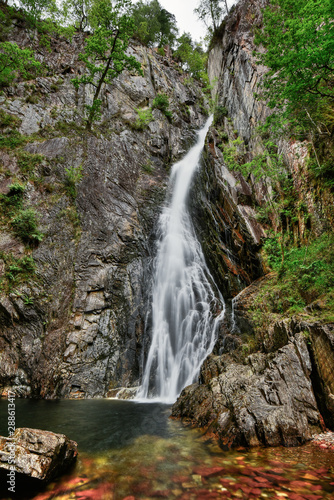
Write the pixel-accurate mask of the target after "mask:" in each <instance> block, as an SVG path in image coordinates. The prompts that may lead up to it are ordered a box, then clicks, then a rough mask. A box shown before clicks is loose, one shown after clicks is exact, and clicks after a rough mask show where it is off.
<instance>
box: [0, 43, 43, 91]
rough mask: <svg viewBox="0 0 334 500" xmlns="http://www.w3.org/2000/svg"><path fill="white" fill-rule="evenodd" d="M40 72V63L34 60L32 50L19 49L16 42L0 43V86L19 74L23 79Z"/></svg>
mask: <svg viewBox="0 0 334 500" xmlns="http://www.w3.org/2000/svg"><path fill="white" fill-rule="evenodd" d="M41 72H42V65H41V63H40V62H39V61H36V59H35V56H34V52H33V51H32V50H30V49H21V48H20V47H19V46H18V45H17V44H16V43H13V42H1V43H0V86H1V87H4V86H7V85H10V83H11V82H12V81H13V80H14V78H17V77H18V76H20V77H21V78H22V79H24V80H28V79H30V78H33V77H35V76H36V75H38V74H40V73H41Z"/></svg>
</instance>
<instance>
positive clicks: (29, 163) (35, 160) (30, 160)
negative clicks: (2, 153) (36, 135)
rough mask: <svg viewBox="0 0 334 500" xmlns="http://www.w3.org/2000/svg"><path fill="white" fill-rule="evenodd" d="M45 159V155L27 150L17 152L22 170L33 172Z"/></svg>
mask: <svg viewBox="0 0 334 500" xmlns="http://www.w3.org/2000/svg"><path fill="white" fill-rule="evenodd" d="M43 159H44V156H43V155H36V154H32V153H28V152H26V151H19V152H17V165H18V167H19V169H20V170H21V172H24V173H28V172H32V171H33V170H34V168H35V167H37V165H40V164H41V163H42V161H43Z"/></svg>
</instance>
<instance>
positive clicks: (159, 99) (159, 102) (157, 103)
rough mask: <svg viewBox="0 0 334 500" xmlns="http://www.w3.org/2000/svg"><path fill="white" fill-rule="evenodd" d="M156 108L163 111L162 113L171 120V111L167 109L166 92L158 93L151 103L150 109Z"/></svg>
mask: <svg viewBox="0 0 334 500" xmlns="http://www.w3.org/2000/svg"><path fill="white" fill-rule="evenodd" d="M154 108H157V109H160V111H162V112H163V114H164V115H165V116H166V117H167V118H168V119H169V120H171V118H172V116H173V113H172V112H171V111H170V109H169V99H168V96H167V95H166V94H158V95H157V96H156V97H155V98H154V100H153V103H152V109H154Z"/></svg>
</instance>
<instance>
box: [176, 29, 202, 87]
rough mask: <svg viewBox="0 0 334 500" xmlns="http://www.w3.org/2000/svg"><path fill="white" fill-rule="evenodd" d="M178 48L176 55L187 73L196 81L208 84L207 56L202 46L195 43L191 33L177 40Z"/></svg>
mask: <svg viewBox="0 0 334 500" xmlns="http://www.w3.org/2000/svg"><path fill="white" fill-rule="evenodd" d="M177 43H178V47H177V49H176V51H175V52H174V55H175V56H176V57H178V58H179V59H180V61H181V63H182V65H183V67H184V69H185V70H186V71H188V72H189V73H190V75H191V76H192V77H194V78H196V79H199V80H203V81H205V82H206V83H208V77H207V74H206V70H205V64H206V59H207V56H206V54H205V53H204V51H203V49H202V46H201V44H199V43H197V42H195V43H194V42H193V41H192V38H191V34H190V33H183V35H182V36H180V38H178V39H177Z"/></svg>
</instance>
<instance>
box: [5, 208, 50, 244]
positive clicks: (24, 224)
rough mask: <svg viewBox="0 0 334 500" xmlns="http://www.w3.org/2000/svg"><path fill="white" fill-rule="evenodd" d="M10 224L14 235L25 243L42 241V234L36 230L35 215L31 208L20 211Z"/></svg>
mask: <svg viewBox="0 0 334 500" xmlns="http://www.w3.org/2000/svg"><path fill="white" fill-rule="evenodd" d="M11 222H12V227H13V230H14V233H15V235H16V236H17V237H19V238H21V240H22V241H24V242H25V243H35V244H36V243H38V242H40V241H42V239H43V234H42V233H41V232H40V231H39V230H38V228H37V214H36V212H35V210H34V209H33V208H27V209H22V210H20V211H19V212H18V214H17V215H16V216H15V217H13V218H12V221H11Z"/></svg>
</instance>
